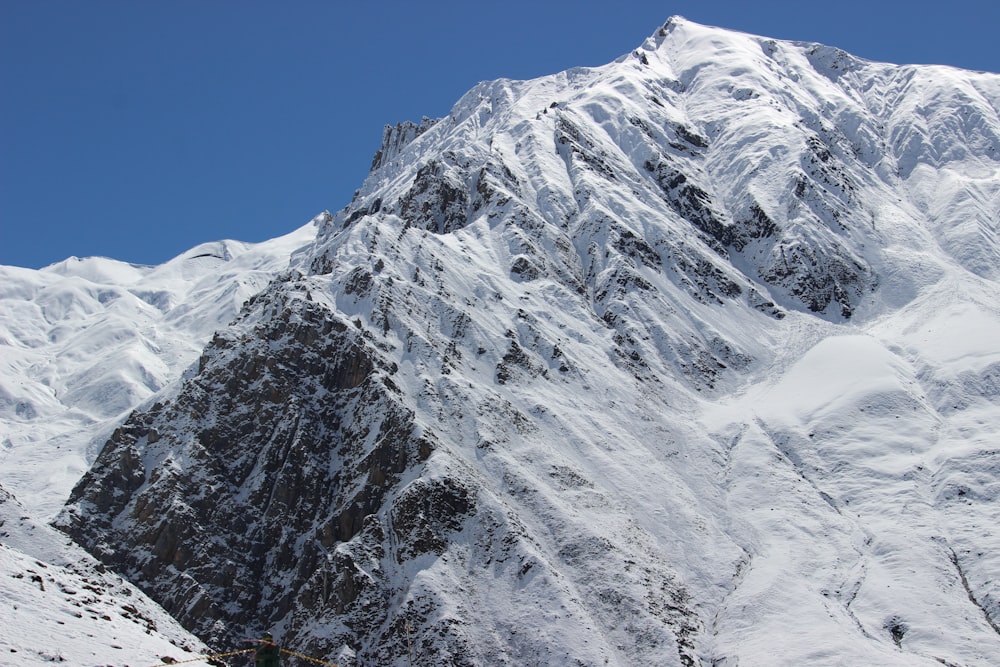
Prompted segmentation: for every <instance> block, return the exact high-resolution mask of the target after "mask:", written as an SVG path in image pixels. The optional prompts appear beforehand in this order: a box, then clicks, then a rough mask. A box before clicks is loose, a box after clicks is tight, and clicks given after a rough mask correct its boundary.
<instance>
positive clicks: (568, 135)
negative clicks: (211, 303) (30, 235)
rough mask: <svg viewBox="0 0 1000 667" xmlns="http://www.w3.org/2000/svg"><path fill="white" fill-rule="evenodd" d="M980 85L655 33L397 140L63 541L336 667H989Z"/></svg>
mask: <svg viewBox="0 0 1000 667" xmlns="http://www.w3.org/2000/svg"><path fill="white" fill-rule="evenodd" d="M998 110H1000V75H996V74H987V73H974V72H965V71H961V70H955V69H951V68H939V67H919V66H896V65H888V64H882V63H871V62H867V61H863V60H860V59H857V58H854V57H852V56H850V55H849V54H846V53H844V52H842V51H839V50H837V49H833V48H830V47H825V46H820V45H815V44H803V43H793V42H781V41H775V40H769V39H766V38H760V37H755V36H752V35H745V34H739V33H733V32H728V31H725V30H720V29H716V28H708V27H704V26H699V25H697V24H694V23H691V22H689V21H686V20H683V19H676V18H675V19H671V20H670V21H668V22H667V24H665V25H664V26H663V27H662V28H661V29H659V30H658V31H657V32H656V33H655V34H654V35H653V36H651V37H650V39H649V40H647V41H646V42H645V43H644V44H643V45H642V46H641V47H640V48H639V49H637V50H635V51H634V52H632V53H630V54H628V55H626V56H624V57H622V58H620V59H619V60H618V61H616V62H614V63H611V64H609V65H606V66H604V67H598V68H580V69H574V70H570V71H567V72H564V73H560V74H556V75H553V76H549V77H543V78H540V79H536V80H533V81H521V82H516V81H508V80H500V81H495V82H487V83H483V84H480V85H479V86H477V87H476V88H474V89H473V90H472V91H470V92H469V93H468V94H466V95H465V96H464V97H463V98H462V99H461V100H460V101H459V102H458V103H457V104H456V105H455V107H454V108H453V110H452V112H451V113H450V114H449V115H448V116H447V117H445V118H442V119H440V120H437V121H424V122H422V123H421V124H420V125H416V124H413V123H404V124H401V125H400V126H398V127H396V128H390V129H388V130H387V131H386V133H385V135H384V146H383V148H382V150H381V151H380V152H379V154H377V155H376V158H375V159H374V160H373V164H372V171H371V173H370V174H369V176H368V178H367V179H366V181H365V183H364V184H363V185H362V187H361V188H360V189H359V190H358V193H357V195H356V197H355V198H354V200H353V201H352V202H351V204H350V205H349V206H348V207H346V208H345V209H344V210H342V211H339V212H337V213H336V214H335V215H328V216H323V217H321V218H320V219H318V220H317V224H318V229H317V235H316V239H315V243H314V244H312V245H311V246H310V247H309V248H308V249H306V250H304V251H302V252H300V253H297V254H296V255H295V256H294V257H293V258H292V262H291V269H292V270H290V271H287V272H285V273H283V274H281V275H280V276H278V277H277V278H276V279H275V280H273V281H272V282H271V283H270V284H269V285H268V286H267V288H266V289H263V290H262V291H260V292H259V293H258V294H256V295H255V296H254V297H253V298H251V299H249V300H248V301H247V302H246V304H245V305H244V306H243V308H242V309H241V311H240V313H239V315H238V316H237V317H236V319H235V320H234V321H233V322H232V324H231V325H230V326H228V327H225V328H221V329H219V331H218V332H217V333H215V334H213V335H212V336H211V339H210V340H209V342H208V343H207V345H206V346H205V347H204V349H203V350H202V352H201V355H200V356H199V357H198V361H197V364H196V365H195V366H192V367H191V368H190V372H189V373H188V374H186V375H185V377H184V378H182V379H181V381H179V382H177V383H176V384H175V385H173V386H171V387H170V389H169V391H167V392H163V393H161V394H159V395H157V396H156V397H155V398H151V399H150V400H148V401H147V402H146V403H145V404H144V405H143V406H142V408H141V409H139V410H136V411H135V412H134V413H133V414H131V415H130V416H129V417H128V419H126V420H125V421H124V422H123V423H121V424H120V425H119V426H118V427H117V428H116V429H115V430H114V432H113V433H112V434H111V435H110V437H109V438H108V439H107V441H106V442H105V444H104V447H103V449H102V451H101V452H100V454H99V456H98V457H97V458H96V461H95V462H94V465H93V467H92V468H91V469H90V471H89V472H88V473H87V474H86V475H85V476H84V477H83V478H82V479H81V481H80V483H79V484H78V485H77V486H76V488H75V489H74V491H73V493H72V496H71V499H70V502H69V504H68V505H67V507H66V510H65V512H64V513H63V514H62V515H60V517H59V518H58V520H57V523H58V525H59V526H60V527H61V528H62V529H63V530H65V531H66V532H67V533H69V534H70V535H72V536H73V538H74V539H76V540H77V541H78V542H79V543H80V544H82V545H84V546H86V548H87V549H88V550H89V551H90V552H91V553H93V554H94V555H95V556H97V557H98V558H99V559H101V560H102V561H103V562H105V563H107V564H108V565H110V566H111V567H113V568H114V569H115V570H116V571H118V572H121V573H123V574H124V575H126V576H127V577H129V578H130V579H131V580H133V581H135V582H136V583H137V584H138V585H139V586H141V587H142V588H143V589H144V590H145V591H147V593H149V594H150V596H151V597H153V598H154V599H155V600H157V601H158V602H159V603H160V604H162V605H163V606H164V608H166V609H167V610H169V611H170V612H171V613H172V614H174V616H175V617H176V618H177V619H178V620H179V621H180V622H181V623H182V624H184V625H185V627H188V628H189V629H192V630H193V631H194V632H195V633H196V634H198V635H199V636H200V637H202V638H204V639H205V640H206V641H208V642H209V643H210V644H211V645H212V646H214V647H222V646H224V645H225V644H226V642H227V641H229V638H231V637H232V636H233V635H234V634H235V635H241V634H242V633H252V632H257V631H260V630H261V629H270V630H273V631H274V632H276V633H277V636H278V638H279V640H280V641H282V642H283V643H285V644H286V645H290V646H295V647H297V648H299V649H300V650H302V651H303V652H305V653H307V654H309V655H316V656H327V657H328V658H329V659H331V660H335V661H336V662H338V664H342V665H360V664H371V663H378V664H391V665H407V664H410V661H411V660H412V661H413V663H414V664H432V663H433V664H448V665H497V664H511V665H514V664H518V665H519V664H546V665H608V664H612V665H636V664H663V665H684V666H692V665H705V666H708V665H711V666H712V667H723V666H725V667H734V666H736V665H789V666H791V665H825V664H878V665H900V666H903V665H906V666H912V665H927V666H930V665H940V664H946V665H980V666H983V667H985V666H987V665H990V664H992V662H993V661H994V656H996V655H1000V630H998V624H1000V606H998V601H1000V588H998V586H1000V583H998V582H1000V556H998V554H1000V549H998V547H1000V542H998V540H1000V537H998V535H997V533H996V528H995V527H996V526H997V525H1000V503H998V502H997V501H998V500H1000V451H998V450H997V447H996V444H995V434H996V433H997V432H998V431H1000V344H998V342H997V341H998V340H1000V335H998V334H1000V302H998V299H997V296H996V295H997V293H998V290H997V287H998V285H997V280H998V275H997V272H996V267H997V260H998V259H1000V245H998V242H997V231H998V230H997V224H998V220H1000V194H998V193H1000V113H998Z"/></svg>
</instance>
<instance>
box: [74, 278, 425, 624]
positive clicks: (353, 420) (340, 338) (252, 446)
mask: <svg viewBox="0 0 1000 667" xmlns="http://www.w3.org/2000/svg"><path fill="white" fill-rule="evenodd" d="M297 287H298V286H297V284H296V282H295V281H294V280H291V279H289V280H287V281H286V282H283V283H281V284H278V285H275V286H274V287H273V288H272V289H269V290H267V291H265V292H263V293H262V294H261V295H259V296H258V297H256V298H255V299H253V300H252V301H251V302H250V303H249V304H248V305H247V307H246V309H245V312H244V314H243V316H242V318H241V319H240V320H239V321H238V322H237V323H236V324H235V325H234V326H233V327H232V328H231V329H229V330H227V331H225V332H222V333H220V334H218V335H216V337H215V338H214V339H213V340H212V342H211V343H210V344H209V346H208V347H207V348H206V349H205V352H204V354H203V356H202V358H201V360H200V362H199V364H198V369H197V372H196V373H195V374H194V375H193V376H192V378H191V379H190V380H188V381H187V382H186V383H185V384H184V386H183V387H182V389H181V390H180V392H179V393H178V395H177V396H176V397H174V398H173V399H172V400H170V401H169V402H167V403H165V404H164V403H157V404H156V405H154V406H152V407H151V408H149V409H148V410H145V411H142V412H137V413H135V414H133V415H132V417H131V418H130V419H129V420H128V421H127V422H126V423H125V424H123V425H122V427H121V428H119V429H118V430H117V431H116V432H115V433H114V435H113V436H112V438H111V439H110V440H109V441H108V443H107V445H106V446H105V448H104V451H102V452H101V455H100V456H99V457H98V459H97V461H96V462H95V464H94V467H93V471H94V474H93V475H90V476H88V477H87V478H86V479H84V480H83V481H82V482H81V484H80V485H79V486H78V487H77V488H76V489H75V490H74V493H73V497H72V500H71V502H74V503H79V504H78V506H77V510H76V511H74V512H72V513H70V514H68V515H67V516H66V517H65V529H66V530H67V531H68V532H69V533H70V534H71V535H73V536H75V537H76V538H77V539H79V540H80V541H81V542H84V543H87V544H90V545H91V546H92V548H96V549H97V550H98V552H99V555H100V556H101V557H102V558H103V559H104V561H105V562H107V563H109V564H111V565H114V566H115V567H116V569H119V570H120V571H123V572H126V573H128V574H129V575H130V576H132V577H133V578H135V579H136V580H138V581H140V582H142V583H143V584H144V585H145V586H146V587H147V589H148V590H149V591H150V593H151V594H153V595H155V596H157V598H158V599H160V600H161V601H163V602H164V606H165V607H166V608H167V609H168V611H170V612H171V613H172V614H174V615H175V616H176V617H177V618H178V619H180V620H181V621H182V622H183V623H184V624H185V625H186V626H188V627H190V628H192V629H193V630H195V631H196V632H198V633H199V634H200V635H202V636H205V637H207V638H209V639H210V640H212V641H215V642H221V641H223V640H224V639H225V638H226V636H227V634H228V633H232V632H233V631H234V629H236V628H240V629H241V631H242V632H251V631H254V630H255V629H257V628H261V627H267V626H268V625H269V624H271V623H274V622H276V621H277V620H279V619H281V618H283V617H285V616H286V615H287V614H288V613H289V611H290V609H291V608H292V606H293V604H294V601H295V595H294V591H295V589H296V588H297V586H295V587H290V586H289V584H290V583H291V582H298V583H299V584H301V582H302V581H304V580H305V579H307V578H308V577H310V576H312V575H313V573H314V572H315V571H316V570H317V569H319V568H325V567H326V566H327V564H326V560H327V556H326V552H327V550H328V549H329V548H331V547H332V546H333V545H334V544H336V543H339V542H348V541H350V540H351V539H352V538H353V537H354V536H355V535H357V534H358V533H360V532H362V531H363V530H364V527H365V518H366V517H368V516H370V515H373V514H375V513H376V512H377V511H378V509H379V507H381V505H382V504H383V503H384V502H385V496H386V493H387V490H388V489H389V488H390V487H391V486H392V485H393V484H394V483H395V482H396V481H398V479H399V475H400V474H401V473H402V472H403V471H405V470H407V469H410V468H413V467H414V466H416V465H417V464H418V463H419V462H420V461H421V460H423V459H426V458H427V456H428V455H429V453H430V446H431V445H430V443H429V441H428V440H426V439H424V438H422V437H420V436H419V435H417V434H416V433H415V432H414V424H413V415H412V414H411V413H410V412H409V411H408V410H407V409H405V408H404V407H402V406H401V405H400V403H399V400H398V398H397V397H395V396H394V394H393V391H392V390H391V389H390V388H389V387H390V386H391V380H389V377H390V376H391V373H392V371H391V369H388V368H386V367H384V362H382V361H381V360H380V357H379V355H377V354H375V353H374V351H373V350H372V348H371V345H370V344H368V343H366V342H365V341H364V339H363V337H362V336H361V334H360V332H358V331H357V329H356V328H355V327H354V326H353V325H351V324H349V323H345V322H342V321H339V320H337V319H334V318H333V317H332V315H333V314H332V313H330V312H329V311H328V310H327V309H325V308H323V307H321V306H320V305H318V304H316V303H313V302H311V301H309V300H308V297H307V295H306V294H304V293H303V292H302V291H301V290H300V289H297ZM380 364H383V365H380ZM99 517H107V519H105V520H103V521H102V520H101V519H100V518H99ZM111 517H117V518H116V519H115V520H116V521H118V522H126V523H128V524H129V525H130V526H131V529H130V531H129V533H128V535H127V536H125V537H124V539H121V540H109V539H107V537H108V536H109V535H111V534H113V533H114V528H113V526H112V524H111V522H110V521H109V520H108V519H110V518H111ZM413 548H415V549H416V548H419V547H413ZM344 558H345V557H343V556H342V557H341V565H342V566H343V567H346V568H348V570H347V571H348V572H349V571H350V567H351V566H350V563H349V559H348V560H347V561H345V560H344ZM340 595H341V596H342V597H343V598H344V602H345V603H348V602H350V601H352V600H353V596H352V595H351V594H350V591H341V593H340Z"/></svg>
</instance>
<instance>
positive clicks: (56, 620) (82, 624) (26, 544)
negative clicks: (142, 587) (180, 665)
mask: <svg viewBox="0 0 1000 667" xmlns="http://www.w3.org/2000/svg"><path fill="white" fill-rule="evenodd" d="M0 599H2V600H3V605H4V614H3V619H4V621H3V623H4V632H3V635H2V636H0V665H18V666H19V667H24V666H27V665H51V664H53V663H63V664H70V665H98V664H100V665H107V664H132V665H152V664H157V663H159V662H160V661H161V658H172V659H174V660H186V659H192V658H196V657H198V656H199V655H206V654H208V653H209V651H208V650H207V648H206V647H205V645H204V644H202V643H201V642H200V641H198V639H197V638H195V637H193V636H191V635H190V634H188V633H187V632H186V631H185V630H184V629H183V628H181V627H180V626H179V625H178V624H177V622H176V621H175V620H174V619H172V618H171V617H170V616H168V615H167V614H166V613H165V612H164V611H163V610H162V609H160V608H159V607H158V606H157V605H156V604H155V603H153V602H152V601H151V600H150V599H149V598H147V597H146V596H145V595H143V594H142V593H141V592H140V591H139V590H137V589H136V588H135V587H134V586H132V585H131V584H129V583H128V582H126V581H124V580H123V579H121V578H120V577H118V576H117V575H113V574H111V573H109V572H108V571H107V569H106V568H105V567H104V566H102V565H101V564H100V563H98V562H97V561H96V560H94V559H93V558H92V557H91V556H90V555H89V554H87V553H86V552H85V551H83V549H81V548H80V547H78V546H77V545H75V544H73V543H72V542H71V541H70V540H69V539H68V538H67V537H66V536H65V535H63V534H61V533H58V532H56V531H54V530H53V529H52V528H50V527H48V526H46V525H44V524H39V523H37V522H35V521H33V520H32V519H31V518H30V517H28V516H27V515H26V510H25V508H24V507H23V506H21V505H20V504H19V503H18V502H17V500H15V499H14V498H13V497H12V496H11V495H10V494H9V493H7V492H6V491H5V490H4V489H3V487H0Z"/></svg>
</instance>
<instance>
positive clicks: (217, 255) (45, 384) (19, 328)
mask: <svg viewBox="0 0 1000 667" xmlns="http://www.w3.org/2000/svg"><path fill="white" fill-rule="evenodd" d="M314 233H315V228H314V227H313V226H312V225H306V226H305V227H303V228H301V229H299V230H297V231H295V232H293V233H291V234H288V235H286V236H283V237H281V238H278V239H274V240H272V241H269V242H266V243H262V244H256V245H252V244H246V243H239V242H234V241H222V242H217V243H206V244H203V245H201V246H198V247H196V248H193V249H191V250H189V251H188V252H186V253H184V254H183V255H181V256H179V257H177V258H175V259H173V260H171V261H169V262H167V263H165V264H163V265H161V266H155V267H153V266H135V265H131V264H126V263H123V262H118V261H115V260H111V259H105V258H101V257H89V258H85V259H77V258H71V259H68V260H65V261H63V262H60V263H58V264H53V265H52V266H49V267H46V268H44V269H41V270H39V271H34V270H30V269H21V268H17V267H9V266H4V267H0V466H2V468H3V471H4V473H3V483H4V485H5V486H6V487H7V489H8V490H9V491H11V492H12V493H13V494H14V495H15V496H17V497H18V499H19V500H20V501H21V502H23V503H25V505H26V506H27V508H28V510H29V511H30V512H31V513H32V515H33V516H36V517H40V518H41V517H46V516H50V515H52V514H54V513H55V512H56V511H57V510H58V508H59V506H60V505H61V504H62V502H64V500H65V498H66V496H67V495H68V494H69V491H70V489H71V488H72V486H73V484H75V483H76V480H77V479H78V478H79V476H80V475H81V474H83V471H84V470H86V467H87V465H88V464H89V463H90V461H92V460H93V457H94V456H95V455H96V451H91V452H88V451H87V446H88V445H89V444H90V441H91V440H92V439H93V438H95V437H98V436H100V437H101V438H102V439H103V438H106V437H107V433H108V432H110V430H111V429H113V427H114V424H115V423H117V422H118V421H120V420H121V419H122V418H123V415H124V414H125V413H127V412H128V411H129V410H131V409H132V408H134V407H136V406H137V405H138V404H139V403H141V402H142V401H144V400H145V399H147V398H148V397H149V396H151V395H153V394H154V393H155V392H157V391H159V390H160V389H162V388H163V387H165V386H166V385H168V384H170V383H171V382H173V381H174V380H176V379H177V377H179V375H180V373H181V371H182V370H183V369H184V368H185V367H186V366H188V365H189V364H190V363H191V362H193V361H194V360H195V359H196V358H197V356H198V352H199V351H200V350H201V348H202V347H203V346H204V344H205V342H206V341H207V340H208V339H209V337H210V336H211V334H212V332H214V331H215V330H217V329H220V328H223V327H225V326H226V324H228V323H229V321H230V320H232V319H233V317H235V315H236V313H237V312H238V310H239V308H240V306H241V305H242V304H243V302H244V301H246V299H247V298H249V297H250V296H251V295H253V294H254V293H256V292H257V291H259V290H260V289H262V288H263V287H264V286H265V285H267V283H268V282H269V281H270V280H271V278H272V277H274V275H276V274H277V273H278V272H279V271H281V270H284V269H285V268H286V267H287V265H288V260H289V257H290V255H291V253H292V252H293V251H294V250H295V249H297V248H299V247H301V246H302V245H304V244H306V243H308V242H309V241H310V240H311V239H312V236H313V234H314Z"/></svg>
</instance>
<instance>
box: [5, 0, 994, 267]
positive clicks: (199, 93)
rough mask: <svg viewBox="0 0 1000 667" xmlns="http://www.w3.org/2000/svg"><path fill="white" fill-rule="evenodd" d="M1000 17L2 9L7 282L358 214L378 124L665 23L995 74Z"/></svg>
mask: <svg viewBox="0 0 1000 667" xmlns="http://www.w3.org/2000/svg"><path fill="white" fill-rule="evenodd" d="M998 5H1000V3H996V2H991V1H987V0H977V1H971V0H953V1H952V2H948V3H938V2H935V3H929V2H928V3H925V2H920V1H919V0H915V1H912V2H877V1H876V0H868V1H866V2H858V1H855V0H839V1H837V2H809V1H805V0H797V1H796V2H766V1H759V2H749V1H747V0H742V1H733V2H730V1H719V2H712V1H711V0H701V1H699V2H693V1H688V0H678V1H676V2H670V1H661V2H630V3H612V2H607V1H605V2H591V1H589V0H574V1H569V0H566V1H563V0H559V1H552V2H546V1H545V0H534V1H531V2H529V1H523V0H507V1H505V2H502V3H501V2H497V3H481V2H470V1H469V0H463V1H435V0H426V1H425V2H395V1H388V2H370V3H361V2H350V3H347V2H333V1H332V0H331V1H329V2H319V1H316V0H282V1H279V0H274V1H273V2H262V1H258V0H239V1H237V0H170V1H169V2H167V1H161V2H153V1H151V0H141V1H140V0H90V1H83V0H30V1H29V0H0V264H13V265H18V266H27V267H32V268H38V267H41V266H44V265H47V264H50V263H52V262H56V261H59V260H62V259H64V258H66V257H68V256H71V255H75V256H80V257H82V256H88V255H104V256H108V257H114V258H116V259H120V260H124V261H129V262H136V263H142V264H158V263H161V262H164V261H166V260H167V259H169V258H171V257H173V256H175V255H177V254H179V253H181V252H183V251H184V250H186V249H188V248H190V247H192V246H194V245H196V244H198V243H201V242H204V241H212V240H217V239H222V238H232V239H239V240H243V241H262V240H265V239H268V238H271V237H274V236H278V235H280V234H283V233H285V232H287V231H291V230H292V229H294V228H296V227H298V226H300V225H302V224H304V223H305V222H307V221H308V220H309V219H310V218H311V217H313V216H314V215H315V214H317V213H319V212H321V211H323V210H326V209H329V210H337V209H340V208H342V207H343V206H345V205H346V204H347V203H348V202H349V201H350V199H351V195H352V193H353V192H354V190H355V189H356V188H358V187H359V186H360V185H361V182H362V180H363V179H364V177H365V175H366V173H367V171H368V167H369V165H370V163H371V158H372V155H373V154H374V152H375V151H376V150H377V149H378V147H379V144H380V141H381V136H382V128H383V126H384V125H386V124H394V123H396V122H399V121H402V120H408V119H409V120H419V119H420V118H421V117H422V116H429V117H438V116H443V115H445V114H447V113H448V110H449V109H450V107H451V105H452V104H453V103H454V102H455V101H456V100H457V99H458V98H459V97H460V96H461V95H462V94H463V93H464V92H465V91H466V90H468V89H469V88H471V87H472V86H474V85H475V84H476V83H478V82H479V81H482V80H489V79H495V78H499V77H508V78H517V79H522V78H532V77H536V76H541V75H545V74H551V73H554V72H558V71H561V70H564V69H567V68H569V67H573V66H578V65H601V64H604V63H606V62H609V61H611V60H613V59H615V58H616V57H618V56H619V55H622V54H624V53H627V52H628V51H630V50H631V49H633V48H634V47H636V46H638V45H639V44H640V43H641V42H642V41H643V40H644V39H645V37H646V36H648V35H650V34H652V33H653V32H654V31H655V30H656V29H657V28H658V27H659V25H660V24H661V23H662V22H663V21H665V20H666V19H667V18H668V17H669V16H671V15H674V14H680V15H682V16H685V17H687V18H689V19H691V20H693V21H697V22H699V23H705V24H709V25H717V26H721V27H725V28H731V29H734V30H741V31H744V32H751V33H755V34H762V35H767V36H769V37H775V38H780V39H794V40H802V41H816V42H822V43H825V44H829V45H833V46H838V47H840V48H843V49H845V50H847V51H849V52H851V53H854V54H855V55H858V56H861V57H864V58H868V59H872V60H883V61H888V62H896V63H939V64H947V65H953V66H956V67H965V68H970V69H980V70H988V71H992V72H1000V46H998V41H997V36H996V31H997V26H1000V8H998Z"/></svg>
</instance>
